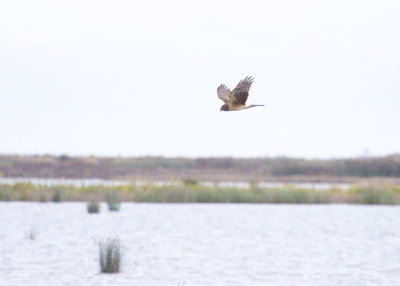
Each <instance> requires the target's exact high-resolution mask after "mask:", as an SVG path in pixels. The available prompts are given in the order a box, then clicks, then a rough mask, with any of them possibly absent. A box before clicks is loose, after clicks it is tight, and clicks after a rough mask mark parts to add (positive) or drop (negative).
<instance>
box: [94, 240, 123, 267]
mask: <svg viewBox="0 0 400 286" xmlns="http://www.w3.org/2000/svg"><path fill="white" fill-rule="evenodd" d="M121 260H122V250H121V243H120V241H119V239H118V238H114V239H107V240H104V241H101V242H100V243H99V263H100V271H101V272H102V273H118V272H120V271H121Z"/></svg>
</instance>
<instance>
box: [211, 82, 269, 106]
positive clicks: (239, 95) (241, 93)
mask: <svg viewBox="0 0 400 286" xmlns="http://www.w3.org/2000/svg"><path fill="white" fill-rule="evenodd" d="M253 81H254V79H253V78H252V77H250V76H248V77H246V78H245V79H243V80H241V81H240V82H239V83H238V85H237V86H236V87H235V89H234V90H233V91H230V89H229V88H228V87H227V86H226V85H224V84H221V85H220V86H219V87H218V88H217V94H218V98H219V99H221V100H222V101H223V102H224V103H225V104H224V105H222V106H221V109H220V111H236V110H243V109H248V108H251V107H256V106H264V105H263V104H250V105H246V100H247V97H248V96H249V90H250V87H251V84H252V83H253Z"/></svg>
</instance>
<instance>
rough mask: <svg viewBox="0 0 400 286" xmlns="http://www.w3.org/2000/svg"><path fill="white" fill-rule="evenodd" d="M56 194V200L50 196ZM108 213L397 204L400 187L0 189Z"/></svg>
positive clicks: (10, 197) (4, 196)
mask: <svg viewBox="0 0 400 286" xmlns="http://www.w3.org/2000/svg"><path fill="white" fill-rule="evenodd" d="M55 194H57V197H58V198H59V200H58V199H55V198H54V196H55ZM103 199H105V200H106V202H107V204H108V205H109V209H110V211H113V210H114V211H115V210H119V207H120V202H154V203H287V204H326V203H352V204H387V205H396V204H400V186H399V185H393V184H392V185H382V184H375V185H374V184H367V185H355V186H352V187H350V188H349V189H347V190H341V189H337V188H331V189H328V190H318V189H313V188H298V187H294V186H290V185H286V186H282V187H260V186H258V185H257V184H250V186H249V187H248V188H240V187H220V186H218V185H215V186H204V185H200V184H193V183H190V184H188V183H185V184H176V185H163V186H158V185H151V184H148V185H141V186H136V185H121V186H102V185H98V186H41V185H33V184H30V183H16V184H15V185H0V201H47V200H51V201H61V200H62V201H102V200H103Z"/></svg>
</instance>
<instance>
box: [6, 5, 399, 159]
mask: <svg viewBox="0 0 400 286" xmlns="http://www.w3.org/2000/svg"><path fill="white" fill-rule="evenodd" d="M247 75H252V76H254V77H255V79H256V81H255V83H254V84H253V86H252V88H251V90H250V96H249V99H248V103H261V104H266V105H267V106H266V107H264V108H261V107H258V108H254V109H250V110H245V111H240V112H220V111H219V108H220V106H221V105H222V102H221V101H219V100H218V98H217V95H216V88H217V86H218V85H219V84H221V83H225V84H227V85H228V86H229V87H231V88H234V87H235V85H236V84H237V83H238V82H239V80H240V79H242V78H244V77H245V76H247ZM399 123H400V2H399V1H397V0H393V1H389V0H383V1H365V0H336V1H316V0H305V1H296V0H274V1H255V0H253V1H251V0H250V1H228V0H226V1H225V0H224V1H209V0H205V1H177V0H169V1H161V0H153V1H99V0H94V1H84V0H79V1H71V0H68V1H55V0H50V1H29V0H26V1H1V2H0V153H3V154H4V153H27V154H45V153H46V154H70V155H106V156H114V155H122V156H141V155H162V156H191V157H197V156H235V157H248V156H279V155H286V156H296V157H307V158H331V157H348V156H357V155H360V154H362V153H363V152H365V150H369V152H370V153H371V154H372V155H385V154H390V153H395V152H400V132H399Z"/></svg>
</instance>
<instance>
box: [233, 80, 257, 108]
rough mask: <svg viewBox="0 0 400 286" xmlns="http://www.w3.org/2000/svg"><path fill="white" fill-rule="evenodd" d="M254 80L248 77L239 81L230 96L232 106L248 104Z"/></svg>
mask: <svg viewBox="0 0 400 286" xmlns="http://www.w3.org/2000/svg"><path fill="white" fill-rule="evenodd" d="M253 81H254V78H252V77H251V76H247V77H246V78H245V79H242V80H241V81H239V83H238V85H237V86H236V87H235V89H234V90H233V91H232V92H231V93H230V95H229V102H230V103H232V104H243V105H244V104H246V100H247V97H248V96H249V90H250V87H251V84H252V83H253Z"/></svg>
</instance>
